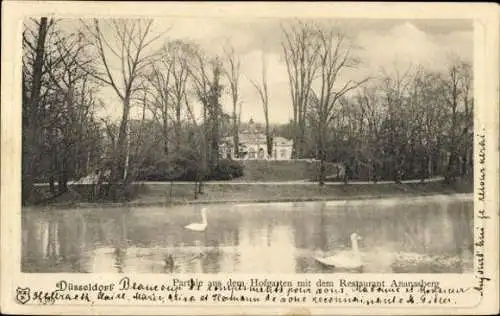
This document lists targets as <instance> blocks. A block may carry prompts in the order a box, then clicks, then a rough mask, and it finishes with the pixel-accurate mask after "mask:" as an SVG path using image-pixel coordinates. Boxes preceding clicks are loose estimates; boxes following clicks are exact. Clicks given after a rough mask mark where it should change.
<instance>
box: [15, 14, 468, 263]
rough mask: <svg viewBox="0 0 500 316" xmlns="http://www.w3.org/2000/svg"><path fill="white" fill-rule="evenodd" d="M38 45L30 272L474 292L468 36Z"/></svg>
mask: <svg viewBox="0 0 500 316" xmlns="http://www.w3.org/2000/svg"><path fill="white" fill-rule="evenodd" d="M22 36H23V48H22V55H23V56H22V69H19V71H22V204H23V208H22V215H21V217H22V236H21V238H22V246H21V248H22V249H21V250H22V256H21V265H22V271H23V272H30V273H31V272H32V273H61V272H66V273H337V272H346V271H348V272H352V273H365V272H369V273H468V272H472V269H473V251H474V250H473V243H474V237H473V201H472V192H473V167H474V159H473V132H474V127H473V121H474V120H473V111H474V97H473V95H474V94H473V87H474V85H473V81H474V78H473V58H472V57H473V24H472V21H471V20H458V19H457V20H446V21H443V20H438V19H434V20H432V19H423V20H422V19H420V20H411V19H390V20H389V19H320V20H318V19H299V18H297V19H276V18H267V19H262V18H247V19H231V18H218V19H210V18H207V19H200V18H196V19H194V18H155V19H145V18H141V19H135V18H79V19H77V18H58V17H43V16H42V17H31V18H27V19H26V20H25V21H24V24H23V34H22Z"/></svg>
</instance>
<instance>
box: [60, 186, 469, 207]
mask: <svg viewBox="0 0 500 316" xmlns="http://www.w3.org/2000/svg"><path fill="white" fill-rule="evenodd" d="M136 186H137V188H136V191H137V195H136V196H135V198H134V199H132V200H131V201H129V202H125V203H116V204H111V203H103V204H105V205H110V206H112V205H115V206H122V205H135V206H148V205H151V206H153V205H178V204H198V203H202V204H203V203H235V202H241V203H245V202H297V201H316V200H355V199H373V198H388V197H411V196H415V197H416V196H429V195H438V194H456V193H472V185H471V184H470V183H464V182H458V183H456V184H454V185H448V184H445V183H444V182H428V183H407V184H395V183H383V184H348V185H326V186H324V187H319V186H317V185H311V184H307V183H303V184H302V183H296V184H293V185H284V184H279V183H273V184H270V183H269V184H266V183H238V184H234V183H231V182H226V183H210V184H205V185H204V186H203V194H200V195H198V198H197V199H195V198H194V184H192V183H173V184H171V183H147V184H145V183H142V184H136ZM79 189H80V191H81V189H82V187H79ZM51 204H52V205H79V206H85V205H87V206H92V205H96V204H97V203H95V202H93V203H89V200H88V199H86V198H85V195H84V194H80V193H78V192H77V191H76V190H75V189H74V188H73V189H72V191H71V193H70V194H68V195H66V196H65V197H62V198H61V199H58V200H56V201H53V202H52V203H51Z"/></svg>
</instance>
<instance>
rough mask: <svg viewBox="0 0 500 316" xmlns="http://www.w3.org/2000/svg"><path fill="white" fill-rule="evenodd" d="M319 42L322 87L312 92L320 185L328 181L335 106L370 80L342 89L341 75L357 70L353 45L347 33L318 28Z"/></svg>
mask: <svg viewBox="0 0 500 316" xmlns="http://www.w3.org/2000/svg"><path fill="white" fill-rule="evenodd" d="M316 35H317V36H316V38H317V41H318V47H319V49H318V66H319V68H318V73H319V78H318V79H319V80H320V82H319V84H320V88H319V91H318V92H315V91H314V90H312V89H311V90H312V96H313V99H312V100H313V102H312V105H313V106H314V108H315V113H316V115H317V124H318V125H317V143H318V151H319V159H320V177H319V184H320V185H323V184H324V182H325V166H324V163H325V160H326V148H325V146H326V139H325V138H326V135H327V132H328V131H327V129H328V127H329V125H330V123H331V122H332V120H333V118H334V115H335V114H336V106H337V104H338V102H339V101H340V99H341V98H343V97H344V96H345V95H346V94H347V93H348V92H349V91H351V90H353V89H356V88H357V87H359V86H360V85H362V84H364V83H365V82H367V81H368V78H367V79H364V80H361V81H354V80H347V82H346V83H344V84H343V85H341V86H339V75H340V73H341V72H342V71H344V70H346V69H350V68H354V67H356V66H357V65H358V63H359V62H358V60H357V58H355V57H354V56H353V54H352V46H351V45H350V44H349V43H348V41H347V39H346V37H345V35H344V34H342V33H339V32H337V31H335V30H334V29H320V28H317V29H316Z"/></svg>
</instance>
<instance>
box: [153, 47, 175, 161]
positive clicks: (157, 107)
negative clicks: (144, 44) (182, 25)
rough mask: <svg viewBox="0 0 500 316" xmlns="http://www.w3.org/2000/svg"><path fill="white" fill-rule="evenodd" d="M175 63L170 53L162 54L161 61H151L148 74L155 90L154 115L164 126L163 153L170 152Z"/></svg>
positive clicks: (166, 154)
mask: <svg viewBox="0 0 500 316" xmlns="http://www.w3.org/2000/svg"><path fill="white" fill-rule="evenodd" d="M172 67H173V63H172V61H171V59H170V56H169V55H168V54H162V55H161V57H160V60H159V61H154V62H151V72H150V73H149V74H148V77H147V78H148V83H149V84H150V85H151V89H152V91H153V92H154V93H153V94H151V96H152V98H153V100H152V102H151V103H152V105H153V112H154V117H158V118H159V120H160V123H161V126H162V129H161V130H162V136H163V154H164V155H165V156H168V154H169V132H170V126H169V121H172V120H171V117H170V103H171V101H170V95H171V93H170V85H171V80H172V79H171V77H172Z"/></svg>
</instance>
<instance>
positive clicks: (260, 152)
mask: <svg viewBox="0 0 500 316" xmlns="http://www.w3.org/2000/svg"><path fill="white" fill-rule="evenodd" d="M259 159H264V149H262V148H260V149H259Z"/></svg>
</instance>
